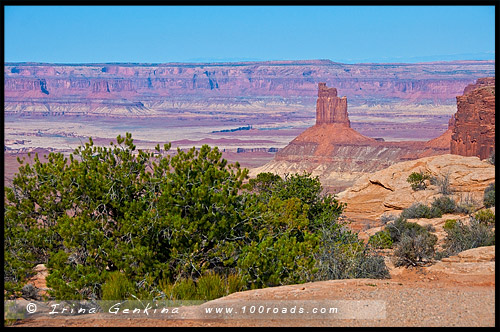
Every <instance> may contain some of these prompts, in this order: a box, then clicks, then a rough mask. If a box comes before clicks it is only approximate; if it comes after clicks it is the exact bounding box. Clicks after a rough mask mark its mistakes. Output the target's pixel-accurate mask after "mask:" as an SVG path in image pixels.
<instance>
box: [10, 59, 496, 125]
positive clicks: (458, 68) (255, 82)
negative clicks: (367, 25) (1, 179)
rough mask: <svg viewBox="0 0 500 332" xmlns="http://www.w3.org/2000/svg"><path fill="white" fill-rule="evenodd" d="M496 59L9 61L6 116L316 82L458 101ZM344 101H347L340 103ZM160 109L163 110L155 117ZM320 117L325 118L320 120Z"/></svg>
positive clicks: (95, 111)
mask: <svg viewBox="0 0 500 332" xmlns="http://www.w3.org/2000/svg"><path fill="white" fill-rule="evenodd" d="M494 73H495V62H494V61H455V62H433V63H419V64H401V63H397V64H342V63H336V62H332V61H329V60H310V61H263V62H234V63H165V64H133V63H131V64H43V63H6V64H5V65H4V95H5V103H4V109H5V113H6V114H7V113H14V114H20V113H22V114H44V115H65V116H67V115H88V114H91V115H106V116H107V115H112V114H117V113H119V114H125V115H127V116H136V115H141V116H143V115H144V116H145V115H149V116H155V115H159V114H160V115H161V112H160V111H161V110H165V109H168V108H178V107H179V102H180V103H182V102H185V101H186V100H189V101H191V100H193V99H194V100H203V101H207V100H211V99H214V98H216V99H217V100H216V102H219V103H220V102H225V101H227V100H229V99H230V98H236V99H238V100H239V99H240V98H244V100H243V101H242V102H243V103H244V102H246V101H248V100H249V99H250V100H251V99H252V98H257V99H259V100H269V98H270V97H273V98H278V99H280V98H281V99H282V98H286V99H288V100H295V101H300V102H304V103H306V102H307V103H308V104H309V103H311V104H312V103H314V97H315V95H316V86H317V84H318V82H326V83H327V84H329V85H334V86H335V87H337V88H339V89H341V90H342V91H344V93H345V94H346V95H348V96H350V97H349V98H350V100H351V102H352V101H353V100H358V101H363V102H377V101H381V100H382V101H397V102H409V103H421V102H422V103H428V102H432V103H436V104H440V103H441V104H447V105H450V104H453V103H454V101H455V100H454V98H455V97H456V96H457V95H458V94H459V93H461V92H462V91H463V89H464V87H465V86H467V84H469V83H472V82H474V80H476V79H477V78H479V77H484V76H488V75H494ZM343 102H345V101H343ZM155 112H158V114H156V113H155ZM320 121H321V120H320Z"/></svg>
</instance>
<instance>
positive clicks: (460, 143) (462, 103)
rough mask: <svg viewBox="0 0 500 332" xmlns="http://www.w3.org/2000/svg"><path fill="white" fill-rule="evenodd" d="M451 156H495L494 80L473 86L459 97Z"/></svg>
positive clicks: (485, 79)
mask: <svg viewBox="0 0 500 332" xmlns="http://www.w3.org/2000/svg"><path fill="white" fill-rule="evenodd" d="M454 122H455V125H454V128H453V133H452V136H451V147H450V150H451V153H453V154H459V155H462V156H477V157H479V158H481V159H486V158H489V157H490V156H491V155H492V154H493V153H494V152H495V77H485V78H480V79H478V80H477V82H476V83H475V84H470V85H468V86H467V87H466V88H465V89H464V93H463V95H462V96H457V112H456V113H455V118H454Z"/></svg>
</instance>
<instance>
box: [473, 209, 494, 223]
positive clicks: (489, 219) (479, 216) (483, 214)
mask: <svg viewBox="0 0 500 332" xmlns="http://www.w3.org/2000/svg"><path fill="white" fill-rule="evenodd" d="M474 219H476V220H477V221H479V222H480V223H483V224H494V223H495V214H494V213H493V212H492V211H491V210H489V209H485V210H481V211H479V212H477V213H476V214H475V215H474Z"/></svg>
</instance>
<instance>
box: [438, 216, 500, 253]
mask: <svg viewBox="0 0 500 332" xmlns="http://www.w3.org/2000/svg"><path fill="white" fill-rule="evenodd" d="M493 226H494V225H492V224H485V223H482V222H480V221H478V220H476V219H475V218H473V217H472V218H470V222H469V224H468V225H467V224H464V223H463V222H462V221H456V222H454V223H451V222H450V223H449V225H448V226H447V227H445V231H446V237H445V239H444V242H445V243H444V246H443V247H444V249H445V251H446V252H447V253H448V255H455V254H457V253H459V252H462V251H464V250H468V249H472V248H477V247H482V246H491V245H494V244H495V232H494V231H493Z"/></svg>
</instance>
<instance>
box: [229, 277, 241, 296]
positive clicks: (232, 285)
mask: <svg viewBox="0 0 500 332" xmlns="http://www.w3.org/2000/svg"><path fill="white" fill-rule="evenodd" d="M226 289H227V294H232V293H236V292H240V291H242V290H244V289H245V283H244V282H243V279H242V278H241V276H240V275H239V274H230V275H228V276H227V278H226Z"/></svg>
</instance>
